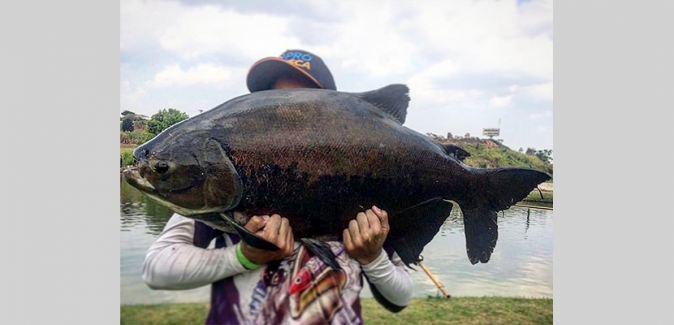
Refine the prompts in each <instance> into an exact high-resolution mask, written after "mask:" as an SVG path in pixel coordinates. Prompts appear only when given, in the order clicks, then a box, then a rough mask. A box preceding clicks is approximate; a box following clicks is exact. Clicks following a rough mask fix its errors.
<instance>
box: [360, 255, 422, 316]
mask: <svg viewBox="0 0 674 325" xmlns="http://www.w3.org/2000/svg"><path fill="white" fill-rule="evenodd" d="M362 268H363V273H365V276H366V278H367V279H368V282H369V283H370V285H371V288H372V287H374V288H372V289H373V290H372V291H373V294H374V295H375V298H377V295H378V294H379V295H381V296H383V298H385V299H386V300H388V302H389V303H390V304H393V305H394V306H390V307H391V308H389V306H384V307H387V308H388V309H389V310H397V311H399V310H402V309H403V308H404V307H406V306H407V305H408V304H409V303H410V300H411V299H412V290H413V283H412V276H411V275H410V274H409V272H408V271H407V270H406V269H405V264H404V263H403V262H402V260H401V259H400V257H399V256H398V254H397V253H395V252H394V253H393V254H392V255H391V258H390V259H389V257H388V254H386V251H384V250H382V252H381V254H380V255H379V257H377V258H376V259H375V260H374V261H372V262H371V263H370V264H367V265H363V266H362ZM375 291H376V292H375Z"/></svg>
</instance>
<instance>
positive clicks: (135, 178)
mask: <svg viewBox="0 0 674 325" xmlns="http://www.w3.org/2000/svg"><path fill="white" fill-rule="evenodd" d="M122 176H124V180H125V181H126V182H127V183H129V184H130V185H131V186H133V187H135V188H137V189H138V190H140V191H142V192H144V193H148V194H158V193H157V189H156V188H155V187H154V186H152V184H150V182H148V181H147V180H146V179H145V178H144V177H143V176H140V171H139V170H138V168H137V167H127V168H126V169H125V170H124V171H123V172H122Z"/></svg>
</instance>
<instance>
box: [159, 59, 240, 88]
mask: <svg viewBox="0 0 674 325" xmlns="http://www.w3.org/2000/svg"><path fill="white" fill-rule="evenodd" d="M233 70H234V69H232V68H229V67H224V66H218V65H214V64H199V65H197V66H196V67H192V68H190V69H187V70H183V69H182V68H181V67H180V66H178V65H171V66H168V67H165V68H164V69H163V70H162V71H160V72H159V73H157V74H156V75H155V76H154V79H153V80H152V82H150V83H149V85H150V86H151V87H155V88H162V87H174V86H178V87H181V86H194V85H199V84H201V85H207V86H214V87H224V86H227V85H228V84H233V83H235V82H238V81H239V80H235V79H234V78H232V76H233V75H234V72H233Z"/></svg>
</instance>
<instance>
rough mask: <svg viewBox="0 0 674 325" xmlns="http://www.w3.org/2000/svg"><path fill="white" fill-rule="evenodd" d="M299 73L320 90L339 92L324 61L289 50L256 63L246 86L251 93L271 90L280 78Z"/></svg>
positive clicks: (314, 56) (315, 56) (310, 54)
mask: <svg viewBox="0 0 674 325" xmlns="http://www.w3.org/2000/svg"><path fill="white" fill-rule="evenodd" d="M297 72H299V74H300V75H302V76H304V77H306V78H308V80H310V81H311V82H312V83H314V84H316V86H317V87H319V88H323V89H331V90H337V87H336V86H335V80H334V79H333V78H332V73H330V69H328V66H326V65H325V63H324V62H323V59H321V58H320V57H318V56H317V55H316V54H313V53H311V52H307V51H304V50H287V51H285V52H283V54H281V55H280V56H278V57H268V58H264V59H262V60H259V61H257V62H255V63H254V64H253V66H252V67H251V68H250V70H249V71H248V77H247V78H246V85H247V86H248V90H250V92H256V91H260V90H267V89H271V87H272V85H273V83H274V81H276V79H278V78H279V77H280V76H282V75H284V74H296V73H297Z"/></svg>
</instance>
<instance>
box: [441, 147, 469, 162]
mask: <svg viewBox="0 0 674 325" xmlns="http://www.w3.org/2000/svg"><path fill="white" fill-rule="evenodd" d="M441 146H442V149H444V150H445V153H447V154H448V155H450V156H452V157H454V158H456V159H458V160H459V161H463V160H464V159H466V158H467V157H470V153H469V152H468V151H466V150H464V149H463V148H461V147H459V146H457V145H455V144H451V143H443V144H441Z"/></svg>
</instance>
